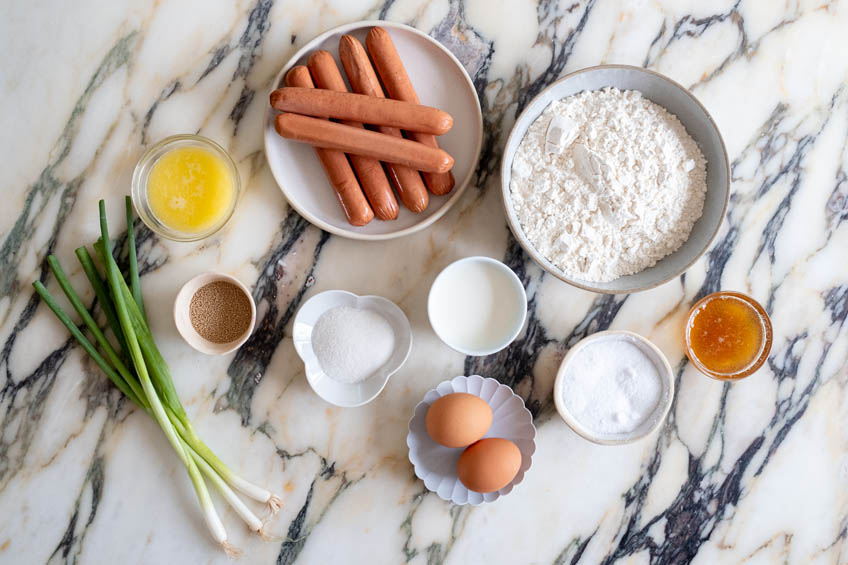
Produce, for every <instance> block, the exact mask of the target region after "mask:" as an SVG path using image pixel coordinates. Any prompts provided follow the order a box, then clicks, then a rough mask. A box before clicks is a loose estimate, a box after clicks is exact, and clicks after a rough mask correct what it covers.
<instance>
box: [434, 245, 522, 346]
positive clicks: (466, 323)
mask: <svg viewBox="0 0 848 565" xmlns="http://www.w3.org/2000/svg"><path fill="white" fill-rule="evenodd" d="M427 307H428V311H429V315H430V323H431V324H432V326H433V330H434V331H435V332H436V334H438V336H439V337H440V338H441V339H442V341H444V342H445V343H446V344H448V345H449V346H451V347H453V348H454V349H457V350H458V351H460V352H462V353H466V354H468V355H487V354H489V353H494V352H495V351H498V350H500V349H502V348H503V347H506V345H508V344H509V343H510V342H511V341H512V340H513V339H514V338H515V336H516V335H517V333H518V331H519V330H520V329H521V326H522V324H523V323H524V316H525V315H526V312H527V299H526V296H525V294H524V288H523V287H522V285H521V282H520V281H519V279H518V277H517V276H516V275H515V273H513V272H512V271H511V270H510V269H509V268H508V267H507V266H506V265H504V264H503V263H500V262H499V261H495V260H494V259H488V258H486V257H469V258H467V259H463V260H460V261H457V262H456V263H453V264H451V265H449V266H448V267H447V268H446V269H445V270H444V271H442V273H441V274H440V275H439V276H438V277H437V279H436V281H435V282H434V283H433V287H432V288H431V290H430V297H429V300H428V305H427Z"/></svg>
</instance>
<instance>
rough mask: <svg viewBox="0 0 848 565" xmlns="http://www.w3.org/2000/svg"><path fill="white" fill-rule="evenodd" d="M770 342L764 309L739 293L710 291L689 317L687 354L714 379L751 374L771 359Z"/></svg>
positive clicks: (768, 324)
mask: <svg viewBox="0 0 848 565" xmlns="http://www.w3.org/2000/svg"><path fill="white" fill-rule="evenodd" d="M771 341H772V327H771V320H770V319H769V317H768V314H767V313H766V311H765V309H763V307H762V306H760V304H759V303H758V302H757V301H756V300H754V299H753V298H751V297H750V296H746V295H744V294H741V293H739V292H732V291H722V292H714V293H712V294H708V295H707V296H705V297H704V298H702V299H701V300H699V301H698V302H697V303H696V304H695V305H694V306H693V307H692V309H691V310H690V311H689V317H688V318H687V320H686V356H687V357H689V360H690V361H691V362H692V364H693V365H695V367H697V369H698V370H699V371H701V372H702V373H704V374H705V375H707V376H708V377H712V378H714V379H719V380H723V381H730V380H737V379H742V378H745V377H747V376H748V375H750V374H752V373H753V372H754V371H756V370H757V369H759V368H760V367H761V366H762V365H763V363H765V361H766V359H767V358H768V354H769V351H771Z"/></svg>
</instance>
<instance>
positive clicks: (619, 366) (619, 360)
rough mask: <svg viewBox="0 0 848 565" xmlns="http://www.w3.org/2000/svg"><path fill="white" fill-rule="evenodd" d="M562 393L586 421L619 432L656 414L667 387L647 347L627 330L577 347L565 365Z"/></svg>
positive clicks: (608, 431) (600, 431) (593, 429)
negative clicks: (634, 339)
mask: <svg viewBox="0 0 848 565" xmlns="http://www.w3.org/2000/svg"><path fill="white" fill-rule="evenodd" d="M561 394H562V401H563V403H564V404H565V407H566V408H567V409H568V411H569V412H570V413H571V415H572V416H573V417H574V419H575V420H577V421H578V422H579V423H580V424H581V425H582V426H583V427H585V428H586V429H587V430H589V431H591V432H594V433H596V434H612V435H614V434H625V433H629V432H632V431H634V430H635V429H636V428H638V427H639V425H640V424H642V422H644V421H645V420H646V419H647V418H648V417H649V416H651V414H653V412H654V410H655V409H656V407H657V404H658V403H659V401H660V399H661V398H662V394H663V387H662V382H661V380H660V373H659V370H658V369H657V366H656V365H655V364H654V362H653V360H652V359H651V358H650V357H649V356H648V354H647V353H645V352H644V351H643V350H642V349H641V348H640V347H639V346H638V345H636V343H634V341H633V340H632V339H630V338H628V337H626V336H610V337H605V338H601V339H598V340H596V341H593V342H591V343H588V344H587V345H585V346H583V347H581V348H580V350H578V351H577V352H576V353H575V355H574V357H572V358H571V360H570V361H569V362H568V364H567V365H566V367H565V373H564V374H563V386H562V393H561Z"/></svg>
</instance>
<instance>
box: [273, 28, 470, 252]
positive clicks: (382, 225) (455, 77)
mask: <svg viewBox="0 0 848 565" xmlns="http://www.w3.org/2000/svg"><path fill="white" fill-rule="evenodd" d="M377 25H379V26H381V27H384V28H386V29H387V30H388V32H389V33H390V34H391V36H392V40H393V41H394V43H395V46H396V47H397V50H398V53H400V56H401V58H402V59H403V63H404V66H405V67H406V70H407V73H408V74H409V78H410V80H411V81H412V84H413V85H414V86H415V91H416V92H417V94H418V98H419V99H420V100H421V103H422V104H424V105H426V106H433V107H436V108H440V109H442V110H445V111H446V112H448V113H450V114H451V115H452V116H453V118H454V125H453V128H451V130H450V131H449V132H448V133H446V134H445V135H442V136H439V137H438V140H439V145H440V146H441V147H442V148H443V149H444V150H445V151H447V152H448V153H450V154H451V155H452V156H453V158H454V167H453V169H452V171H453V175H454V177H455V178H456V186H455V187H454V189H453V190H452V191H451V192H450V193H449V194H447V195H445V196H434V195H432V194H431V195H430V206H429V207H428V208H427V210H425V211H424V212H422V213H420V214H413V213H412V212H410V211H409V210H407V209H405V208H404V207H403V205H402V204H400V213H399V214H398V218H397V219H396V220H393V221H390V222H383V221H380V220H377V219H375V220H373V221H371V223H369V224H368V225H366V226H362V227H354V226H351V225H350V224H348V223H347V220H345V217H344V215H343V214H342V211H341V208H340V207H339V203H338V201H337V200H336V197H335V194H334V192H333V188H332V187H331V186H330V183H329V182H328V181H327V177H326V176H325V175H324V170H323V169H322V168H321V164H320V163H319V162H318V157H317V156H316V155H315V150H314V149H313V148H312V147H311V146H309V145H306V144H303V143H297V142H295V141H291V140H288V139H283V138H282V137H280V136H279V135H277V132H275V131H274V116H275V115H276V114H277V112H276V111H275V110H273V109H272V108H271V107H270V105H267V106H266V109H265V157H266V159H267V160H268V165H269V166H270V167H271V173H272V174H273V175H274V179H275V180H276V181H277V184H278V185H280V189H281V190H282V191H283V194H284V195H285V196H286V198H287V199H288V201H289V203H290V204H291V205H292V207H293V208H294V209H295V210H297V211H298V213H299V214H300V215H301V216H303V217H304V218H306V219H307V220H309V221H310V222H312V223H313V224H315V225H316V226H318V227H319V228H321V229H323V230H326V231H328V232H330V233H334V234H336V235H340V236H343V237H348V238H351V239H366V240H378V239H392V238H395V237H401V236H404V235H408V234H411V233H414V232H417V231H419V230H422V229H424V228H426V227H427V226H429V225H431V224H432V223H433V222H435V221H436V220H438V219H439V218H441V217H442V216H443V215H445V213H446V212H447V211H448V210H449V209H450V207H451V206H453V205H454V204H455V203H456V202H457V200H459V197H460V196H461V195H462V192H463V191H464V190H465V187H466V186H467V185H468V182H469V181H470V180H471V176H472V175H473V174H474V169H475V167H476V166H477V159H478V158H479V157H480V146H481V144H482V140H483V115H482V114H481V112H480V101H479V100H478V99H477V91H476V90H475V89H474V83H472V82H471V78H470V77H469V76H468V73H467V72H466V71H465V68H464V67H463V66H462V63H460V62H459V60H458V59H457V58H456V57H454V56H453V54H452V53H451V52H450V51H448V50H447V48H445V47H444V46H443V45H442V44H441V43H439V42H438V41H436V40H435V39H433V38H431V37H430V36H428V35H427V34H425V33H422V32H420V31H418V30H417V29H415V28H411V27H409V26H405V25H403V24H395V23H391V22H384V21H365V22H356V23H352V24H347V25H343V26H340V27H337V28H334V29H331V30H330V31H327V32H325V33H322V34H321V35H319V36H318V37H316V38H315V39H313V40H312V41H310V42H309V43H307V44H306V45H304V46H303V48H302V49H300V51H298V52H297V53H295V54H294V56H293V57H292V58H291V59H289V60H288V62H286V64H285V65H284V66H283V68H282V70H281V71H280V73H279V74H278V75H277V78H276V79H275V80H274V82H273V88H278V86H282V85H283V84H282V82H283V78H284V77H285V73H286V72H287V71H288V70H289V69H290V68H292V67H293V66H295V65H305V64H306V60H307V59H308V58H309V55H311V54H312V52H314V51H317V50H319V49H325V50H327V51H329V52H330V53H332V54H333V55H334V56H335V57H336V64H338V65H339V69H340V70H341V72H342V75H344V70H343V69H342V67H341V63H340V62H339V60H338V46H339V38H340V37H341V36H342V35H344V34H350V35H353V36H354V37H356V38H357V39H359V40H360V41H362V43H363V45H364V44H365V36H366V35H367V34H368V30H369V29H371V28H372V27H374V26H377ZM345 80H346V79H345ZM349 86H350V85H348V87H349Z"/></svg>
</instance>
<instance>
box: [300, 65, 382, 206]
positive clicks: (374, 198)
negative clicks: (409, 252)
mask: <svg viewBox="0 0 848 565" xmlns="http://www.w3.org/2000/svg"><path fill="white" fill-rule="evenodd" d="M308 66H309V72H310V73H311V74H312V79H313V81H315V86H317V87H318V88H326V89H329V90H337V91H339V92H347V86H345V82H344V79H343V78H342V75H341V73H340V72H339V68H338V67H337V66H336V61H335V60H334V59H333V56H332V55H330V53H329V51H316V52H315V53H313V54H312V55H311V56H310V57H309V63H308ZM343 123H345V124H347V125H349V126H353V127H356V128H361V129H364V128H365V126H363V125H362V124H361V123H359V122H343ZM349 158H350V163H351V165H353V170H354V171H356V177H357V178H358V179H359V184H360V186H362V190H363V192H365V196H366V197H367V198H368V202H369V204H371V209H372V210H374V214H375V215H376V216H377V217H378V218H379V219H381V220H394V219H395V218H397V215H398V204H397V200H395V195H394V194H392V187H391V186H389V180H388V179H387V178H386V173H385V172H384V171H383V165H381V164H380V161H378V160H376V159H372V158H371V157H363V156H362V155H353V154H351V155H350V156H349Z"/></svg>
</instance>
